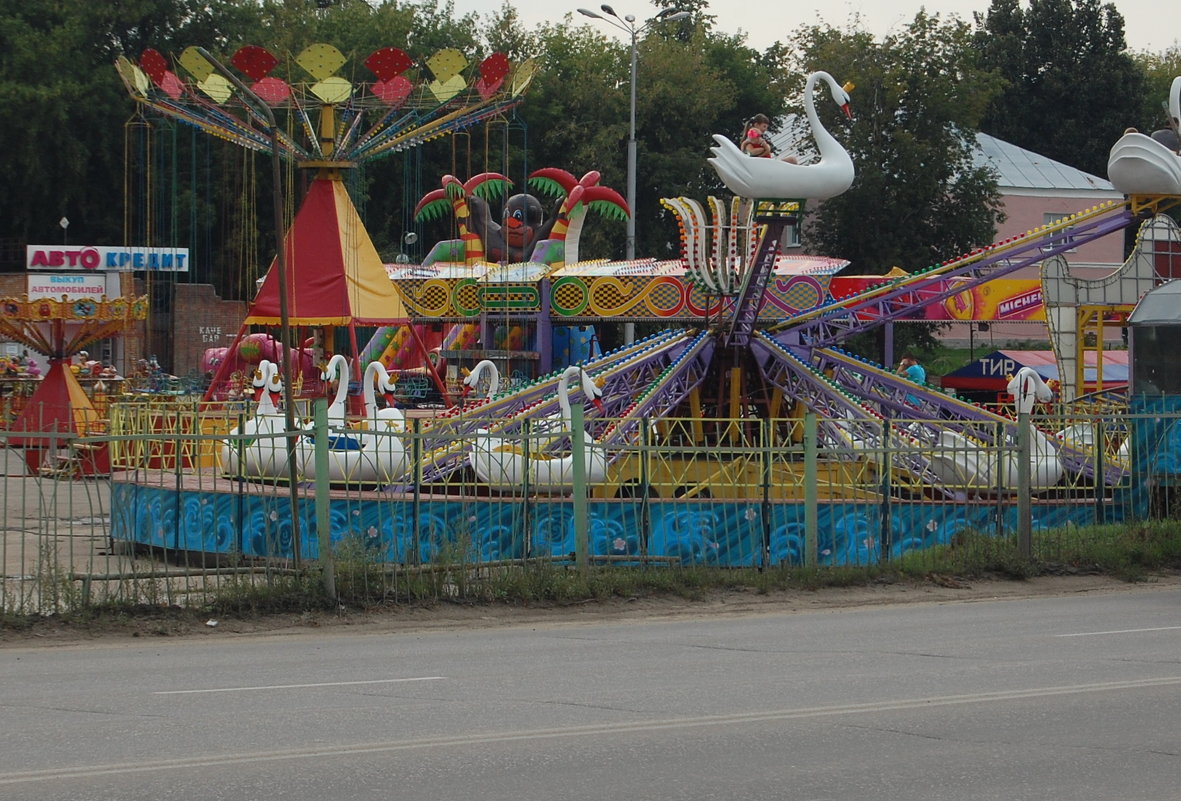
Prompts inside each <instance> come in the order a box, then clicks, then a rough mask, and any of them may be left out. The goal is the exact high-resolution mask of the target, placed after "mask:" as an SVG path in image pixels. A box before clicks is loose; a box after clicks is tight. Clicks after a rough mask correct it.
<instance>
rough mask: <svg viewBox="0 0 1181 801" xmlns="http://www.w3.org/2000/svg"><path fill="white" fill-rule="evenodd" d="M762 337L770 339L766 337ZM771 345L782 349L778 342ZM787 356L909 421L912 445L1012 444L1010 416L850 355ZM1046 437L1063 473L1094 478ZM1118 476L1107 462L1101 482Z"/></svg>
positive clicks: (1082, 458) (1076, 452)
mask: <svg viewBox="0 0 1181 801" xmlns="http://www.w3.org/2000/svg"><path fill="white" fill-rule="evenodd" d="M766 339H767V340H769V341H774V340H772V339H771V338H770V337H767V338H766ZM776 344H777V345H779V347H780V348H783V346H782V345H781V344H779V343H776ZM785 350H786V349H785ZM792 353H793V355H794V356H796V357H797V358H798V360H799V361H800V362H801V363H802V364H806V365H807V366H808V367H809V368H811V370H813V371H815V372H817V373H819V374H820V375H822V376H828V375H831V376H832V381H833V383H835V384H836V385H838V386H839V387H840V388H841V389H842V390H844V391H846V392H849V393H850V394H852V395H853V396H854V397H856V398H857V399H858V400H859V401H860V402H861V403H862V405H864V406H866V407H868V408H870V409H872V410H873V412H874V413H875V414H880V415H886V416H889V417H893V418H897V419H899V420H907V421H914V424H912V425H908V426H907V428H906V431H907V433H908V435H909V436H910V437H911V438H913V439H914V440H916V441H918V442H922V443H925V444H928V445H931V446H938V443H939V434H940V433H942V432H943V431H954V432H955V433H957V434H960V435H961V436H964V437H968V438H970V439H973V440H976V441H980V442H988V443H992V444H994V445H1002V444H1012V443H1015V442H1016V441H1017V431H1018V428H1017V421H1016V420H1014V419H1013V418H1011V417H1006V416H1005V415H1001V414H996V413H995V412H991V411H989V410H987V409H984V408H982V407H980V406H978V405H976V404H974V403H970V402H968V401H964V400H961V399H959V398H955V397H952V396H951V395H945V394H943V393H941V392H934V391H932V390H931V388H930V387H922V386H919V385H917V384H914V383H912V382H910V381H908V380H906V379H905V378H903V377H902V376H900V375H898V374H897V373H894V372H891V371H889V370H886V369H885V368H883V367H882V366H881V365H877V364H874V363H872V362H869V361H867V360H865V359H861V358H860V357H858V356H854V355H853V354H850V353H845V352H844V351H840V350H836V349H822V350H813V351H811V357H812V358H811V360H809V361H807V362H805V361H804V359H803V358H802V353H796V352H794V351H793V352H792ZM926 421H930V422H929V423H928V422H926ZM1046 437H1047V439H1049V440H1050V442H1051V443H1053V444H1054V445H1055V447H1056V448H1057V450H1058V458H1059V460H1060V461H1061V462H1062V466H1063V467H1064V468H1065V469H1066V470H1068V471H1070V472H1072V473H1078V474H1081V475H1084V476H1087V477H1093V476H1094V470H1095V466H1094V462H1093V460H1092V458H1091V454H1088V453H1085V452H1083V451H1082V450H1080V449H1078V448H1075V447H1073V446H1070V445H1066V444H1064V443H1061V442H1060V441H1059V440H1058V439H1057V437H1056V436H1055V435H1054V434H1052V433H1047V434H1046ZM1123 477H1124V470H1123V469H1122V468H1121V467H1120V466H1119V465H1117V464H1114V463H1109V464H1107V465H1105V466H1104V471H1103V479H1104V482H1105V483H1107V484H1108V485H1115V484H1117V483H1118V482H1119V481H1120V480H1121V479H1122V478H1123Z"/></svg>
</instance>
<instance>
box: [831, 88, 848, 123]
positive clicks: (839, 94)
mask: <svg viewBox="0 0 1181 801" xmlns="http://www.w3.org/2000/svg"><path fill="white" fill-rule="evenodd" d="M828 88H829V92H830V93H831V94H832V102H834V103H836V104H837V105H838V106H840V107H841V111H843V112H845V116H846V117H847V118H848V119H853V111H852V110H851V109H850V108H849V102H850V99H849V92H851V91H853V84H852V83H846V84H845V85H844V86H841V85H840V84H838V83H837V82H836V81H835V80H834V81H833V82H832V83H830V84H829V86H828Z"/></svg>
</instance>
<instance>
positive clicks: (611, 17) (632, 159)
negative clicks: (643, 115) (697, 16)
mask: <svg viewBox="0 0 1181 801" xmlns="http://www.w3.org/2000/svg"><path fill="white" fill-rule="evenodd" d="M599 8H600V9H602V11H603V14H606V15H607V16H605V17H604V16H603V14H597V13H595V12H594V11H590V10H589V9H585V8H580V9H578V13H579V14H582V15H583V16H584V17H590V18H591V19H601V20H603V22H606V23H607V24H608V25H611V26H613V27H616V28H618V29H619V30H621V31H623V32H624V33H626V34H628V35H629V36H631V103H630V116H629V121H628V131H627V206H628V208H629V209H630V210H631V214H629V215H628V217H627V251H626V254H627V258H628V259H629V260H630V259H634V258H635V257H636V40H637V39H638V38H639V35H640V34H641V33H643V32H644V31H646V30H648V29H649V28H651V27H652V26H653V25H656V24H659V23H664V22H675V21H677V20H681V19H685V18H686V17H688V16H690V14H689V12H688V11H677V10H676V9H672V8H666V9H664V10H663V11H661V12H660V13H659V14H657V15H656V16H655V17H653V18H652V19H650V20H648V21H647V22H645V23H644V24H643V25H636V18H635V15H633V14H628V15H626V16H624V17H623V18H620V16H619V15H618V14H616V13H615V9H613V8H612V7H611V6H609V5H607V4H605V3H604V4H603V5H601V6H599ZM624 339H625V340H627V342H628V344H630V343H631V342H632V341H634V340H635V324H634V323H627V324H626V325H625V326H624Z"/></svg>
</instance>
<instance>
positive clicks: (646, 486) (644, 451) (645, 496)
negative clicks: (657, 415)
mask: <svg viewBox="0 0 1181 801" xmlns="http://www.w3.org/2000/svg"><path fill="white" fill-rule="evenodd" d="M651 424H652V421H651V420H650V419H649V418H647V417H644V418H643V419H641V420H640V556H642V557H644V558H645V559H647V557H648V538H649V537H651V536H652V507H651V505H650V499H651V495H652V478H651V472H650V465H649V464H648V458H649V456H650V455H651V453H652V427H651ZM643 564H644V565H645V566H647V565H648V563H647V561H645V562H643Z"/></svg>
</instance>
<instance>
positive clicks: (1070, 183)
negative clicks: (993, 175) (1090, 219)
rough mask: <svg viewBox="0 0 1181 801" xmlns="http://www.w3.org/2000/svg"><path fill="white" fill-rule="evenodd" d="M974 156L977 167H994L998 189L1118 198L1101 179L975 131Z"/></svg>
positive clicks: (1016, 192) (1014, 192) (1018, 192)
mask: <svg viewBox="0 0 1181 801" xmlns="http://www.w3.org/2000/svg"><path fill="white" fill-rule="evenodd" d="M975 157H976V164H977V165H978V166H989V167H992V168H993V169H994V170H996V172H997V175H999V176H1000V178H999V184H1000V188H1001V190H1002V191H1005V193H1006V194H1044V193H1046V192H1047V191H1050V192H1054V193H1056V194H1057V193H1062V192H1068V193H1071V194H1074V193H1078V192H1081V193H1086V194H1091V193H1102V194H1101V195H1096V196H1104V197H1108V196H1109V197H1120V194H1119V192H1117V191H1115V188H1114V187H1113V186H1112V185H1111V182H1110V181H1108V180H1106V179H1105V178H1100V177H1098V176H1095V175H1091V174H1090V173H1086V172H1083V171H1082V170H1079V169H1076V168H1074V167H1071V166H1069V165H1067V164H1063V163H1062V162H1060V161H1054V160H1053V159H1051V158H1047V157H1046V156H1042V155H1039V154H1037V153H1034V152H1033V151H1031V150H1026V149H1025V148H1023V147H1017V145H1013V144H1010V143H1008V142H1005V141H1003V140H1001V139H997V138H996V137H995V136H989V135H988V134H985V133H977V134H976V150H975ZM1013 190H1016V191H1013Z"/></svg>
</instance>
